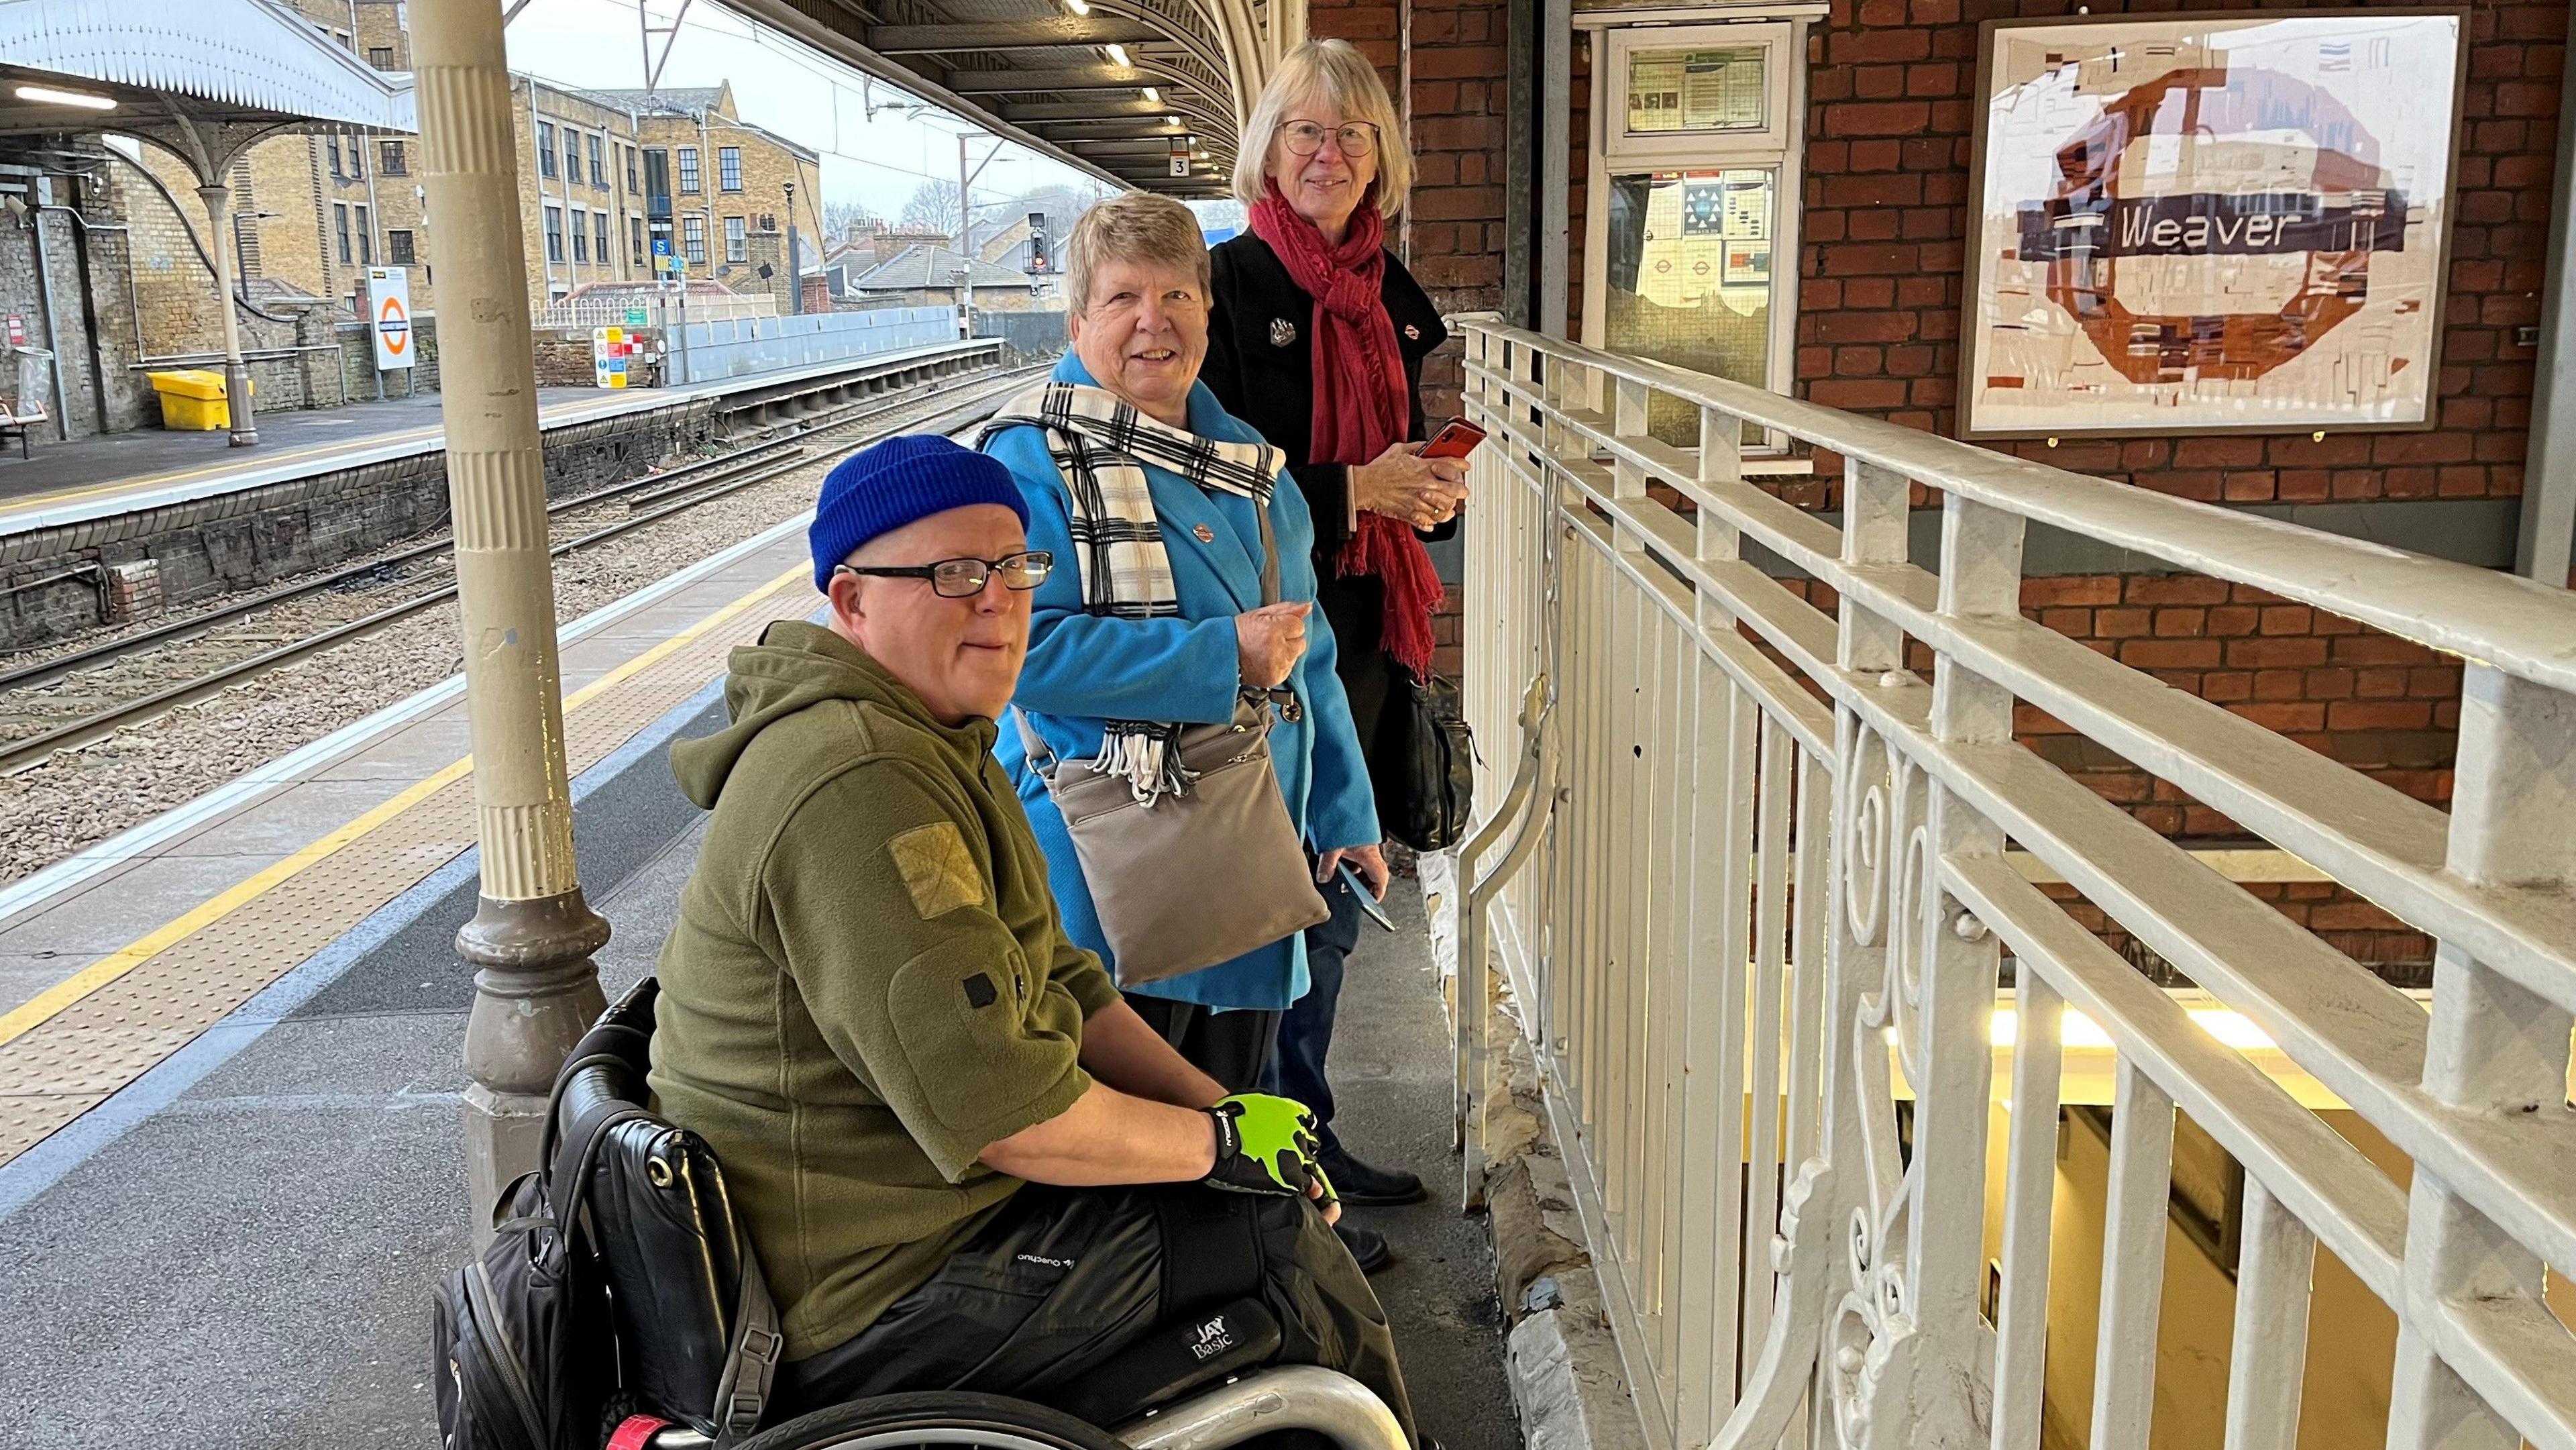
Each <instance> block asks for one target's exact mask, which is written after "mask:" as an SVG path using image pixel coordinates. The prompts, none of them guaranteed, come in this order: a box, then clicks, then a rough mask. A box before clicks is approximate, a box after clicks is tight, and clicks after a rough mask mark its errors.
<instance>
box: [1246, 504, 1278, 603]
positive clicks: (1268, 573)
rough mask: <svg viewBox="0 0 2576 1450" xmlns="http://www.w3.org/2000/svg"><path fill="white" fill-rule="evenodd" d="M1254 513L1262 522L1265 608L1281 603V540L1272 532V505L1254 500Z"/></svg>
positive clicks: (1262, 593) (1262, 570)
mask: <svg viewBox="0 0 2576 1450" xmlns="http://www.w3.org/2000/svg"><path fill="white" fill-rule="evenodd" d="M1252 512H1253V513H1254V514H1255V515H1256V516H1258V517H1259V518H1260V520H1261V603H1262V605H1263V607H1265V608H1266V607H1268V606H1270V605H1273V604H1276V603H1278V602H1279V540H1278V538H1277V537H1276V536H1274V535H1273V534H1272V533H1271V532H1270V504H1269V501H1268V500H1266V499H1258V498H1256V499H1254V500H1253V501H1252Z"/></svg>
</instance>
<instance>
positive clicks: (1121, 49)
mask: <svg viewBox="0 0 2576 1450" xmlns="http://www.w3.org/2000/svg"><path fill="white" fill-rule="evenodd" d="M1100 48H1101V49H1102V50H1105V51H1107V52H1109V58H1110V59H1111V60H1114V61H1116V62H1118V63H1119V64H1120V65H1122V66H1127V65H1133V64H1135V62H1133V61H1131V60H1129V59H1128V58H1127V47H1125V46H1123V45H1120V44H1118V43H1117V42H1115V41H1112V42H1111V43H1109V44H1107V45H1104V46H1102V47H1100Z"/></svg>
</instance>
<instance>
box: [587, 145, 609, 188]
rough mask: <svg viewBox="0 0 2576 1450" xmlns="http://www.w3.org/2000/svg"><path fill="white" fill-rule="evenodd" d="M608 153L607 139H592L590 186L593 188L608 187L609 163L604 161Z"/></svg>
mask: <svg viewBox="0 0 2576 1450" xmlns="http://www.w3.org/2000/svg"><path fill="white" fill-rule="evenodd" d="M607 153H608V138H607V137H605V136H593V137H591V138H590V184H591V185H593V186H600V187H604V186H606V185H608V163H607V161H606V160H604V159H603V158H604V157H605V156H606V155H607Z"/></svg>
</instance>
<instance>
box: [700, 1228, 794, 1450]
mask: <svg viewBox="0 0 2576 1450" xmlns="http://www.w3.org/2000/svg"><path fill="white" fill-rule="evenodd" d="M734 1237H735V1238H736V1239H737V1240H738V1241H739V1242H740V1243H741V1245H742V1269H741V1277H742V1288H741V1291H740V1293H739V1295H738V1297H737V1302H736V1303H735V1305H734V1316H733V1319H734V1326H733V1343H732V1344H731V1345H730V1346H728V1347H727V1348H726V1350H725V1363H724V1374H723V1376H722V1377H721V1378H719V1379H718V1380H717V1381H716V1403H715V1410H714V1413H713V1416H712V1418H713V1419H714V1420H715V1422H716V1429H717V1435H716V1444H717V1446H718V1447H719V1450H722V1447H729V1446H731V1445H733V1444H734V1443H736V1442H737V1441H739V1440H741V1439H742V1438H743V1437H745V1436H747V1435H749V1434H751V1433H752V1432H753V1431H754V1430H757V1429H759V1428H760V1417H761V1415H762V1414H763V1413H765V1412H766V1411H767V1410H768V1408H769V1390H770V1382H771V1380H772V1379H774V1378H775V1377H776V1375H777V1373H778V1357H779V1351H780V1350H781V1349H783V1348H784V1347H785V1345H786V1340H785V1339H784V1338H782V1337H781V1336H780V1334H779V1332H778V1305H777V1304H776V1303H774V1302H773V1301H772V1300H771V1299H770V1297H769V1280H768V1279H767V1278H766V1277H764V1276H763V1275H762V1274H761V1272H760V1254H759V1253H758V1251H756V1250H755V1249H753V1248H752V1245H751V1236H750V1235H748V1234H745V1233H743V1232H742V1231H741V1226H740V1225H739V1224H737V1225H735V1227H734Z"/></svg>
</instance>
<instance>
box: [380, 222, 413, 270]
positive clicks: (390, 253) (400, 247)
mask: <svg viewBox="0 0 2576 1450" xmlns="http://www.w3.org/2000/svg"><path fill="white" fill-rule="evenodd" d="M385 261H386V262H388V263H390V264H391V265H393V266H396V267H408V266H410V265H411V262H412V250H411V233H409V232H407V231H406V232H387V233H385Z"/></svg>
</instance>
